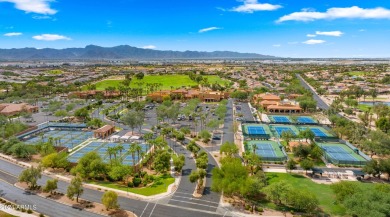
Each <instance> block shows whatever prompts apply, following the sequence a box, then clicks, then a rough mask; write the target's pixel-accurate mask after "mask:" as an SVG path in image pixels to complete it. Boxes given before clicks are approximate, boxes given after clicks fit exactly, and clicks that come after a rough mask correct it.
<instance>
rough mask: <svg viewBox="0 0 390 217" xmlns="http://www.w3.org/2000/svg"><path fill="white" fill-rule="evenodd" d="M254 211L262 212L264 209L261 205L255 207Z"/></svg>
mask: <svg viewBox="0 0 390 217" xmlns="http://www.w3.org/2000/svg"><path fill="white" fill-rule="evenodd" d="M256 211H257V212H264V210H263V208H262V207H256Z"/></svg>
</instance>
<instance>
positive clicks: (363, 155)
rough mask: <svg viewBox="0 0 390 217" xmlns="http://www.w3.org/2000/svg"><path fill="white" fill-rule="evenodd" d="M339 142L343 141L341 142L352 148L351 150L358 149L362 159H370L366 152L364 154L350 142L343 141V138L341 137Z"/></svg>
mask: <svg viewBox="0 0 390 217" xmlns="http://www.w3.org/2000/svg"><path fill="white" fill-rule="evenodd" d="M340 143H343V144H345V145H346V146H348V147H349V148H350V149H352V150H358V151H359V152H358V154H359V155H360V156H362V157H363V158H364V159H366V160H367V161H370V160H371V158H370V157H369V156H367V155H366V154H364V153H363V152H361V151H360V150H359V149H358V148H356V147H355V146H353V145H352V144H351V143H349V142H348V141H345V140H342V139H340Z"/></svg>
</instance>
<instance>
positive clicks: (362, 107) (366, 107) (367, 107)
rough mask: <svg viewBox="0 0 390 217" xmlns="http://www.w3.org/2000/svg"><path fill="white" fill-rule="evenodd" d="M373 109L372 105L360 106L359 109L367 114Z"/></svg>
mask: <svg viewBox="0 0 390 217" xmlns="http://www.w3.org/2000/svg"><path fill="white" fill-rule="evenodd" d="M371 107H372V105H365V104H359V105H358V107H357V108H358V109H360V110H362V111H364V112H365V111H368V109H369V108H371Z"/></svg>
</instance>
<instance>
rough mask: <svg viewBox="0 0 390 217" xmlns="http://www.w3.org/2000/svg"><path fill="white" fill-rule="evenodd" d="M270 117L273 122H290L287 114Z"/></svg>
mask: <svg viewBox="0 0 390 217" xmlns="http://www.w3.org/2000/svg"><path fill="white" fill-rule="evenodd" d="M271 118H272V119H273V120H274V122H275V123H291V121H290V119H289V118H288V117H287V116H276V115H272V116H271Z"/></svg>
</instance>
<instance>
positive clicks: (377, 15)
mask: <svg viewBox="0 0 390 217" xmlns="http://www.w3.org/2000/svg"><path fill="white" fill-rule="evenodd" d="M340 18H347V19H354V18H355V19H390V10H389V9H386V8H382V7H378V8H360V7H358V6H352V7H349V8H329V9H328V10H327V11H326V12H315V11H301V12H294V13H291V14H288V15H285V16H283V17H281V18H279V19H278V20H277V21H276V22H278V23H281V22H285V21H290V20H295V21H314V20H322V19H329V20H330V19H340Z"/></svg>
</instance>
